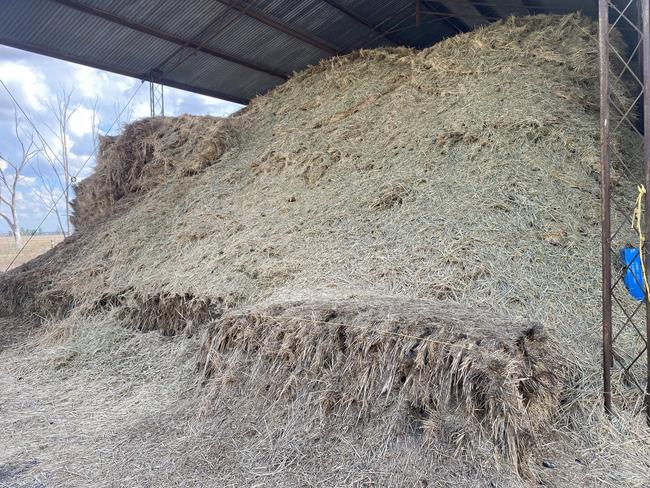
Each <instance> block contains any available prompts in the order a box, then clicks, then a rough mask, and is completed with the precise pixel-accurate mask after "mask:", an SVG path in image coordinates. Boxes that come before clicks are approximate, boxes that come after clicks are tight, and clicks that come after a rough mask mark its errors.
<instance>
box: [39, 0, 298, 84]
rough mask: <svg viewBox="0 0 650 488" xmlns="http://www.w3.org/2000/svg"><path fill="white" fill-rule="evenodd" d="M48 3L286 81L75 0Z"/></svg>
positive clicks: (271, 71) (268, 71)
mask: <svg viewBox="0 0 650 488" xmlns="http://www.w3.org/2000/svg"><path fill="white" fill-rule="evenodd" d="M50 2H54V3H58V4H59V5H63V6H65V7H68V8H71V9H74V10H77V11H79V12H83V13H85V14H88V15H92V16H94V17H99V18H102V19H104V20H107V21H109V22H112V23H114V24H118V25H121V26H122V27H127V28H129V29H132V30H135V31H137V32H141V33H143V34H148V35H150V36H152V37H157V38H158V39H163V40H165V41H167V42H170V43H172V44H176V45H179V46H183V47H187V48H189V49H195V50H197V51H200V52H202V53H205V54H209V55H210V56H214V57H216V58H220V59H223V60H225V61H229V62H231V63H235V64H238V65H240V66H244V67H246V68H249V69H252V70H255V71H259V72H262V73H266V74H267V75H271V76H274V77H276V78H281V79H283V80H286V79H288V76H287V75H286V74H284V73H281V72H279V71H277V70H275V69H273V68H271V67H268V66H262V65H260V64H257V63H252V62H250V61H246V60H245V59H242V58H240V57H238V56H234V55H232V54H228V53H226V52H223V51H221V50H219V49H214V48H211V47H206V46H202V45H200V44H197V43H195V42H192V41H188V40H186V39H181V38H179V37H176V36H174V35H172V34H169V33H167V32H162V31H159V30H157V29H153V28H151V27H147V26H145V25H142V24H138V23H137V22H133V21H132V20H129V19H126V18H124V17H120V16H118V15H115V14H112V13H110V12H106V11H105V10H100V9H98V8H95V7H91V6H89V5H85V4H83V3H80V2H78V1H76V0H50Z"/></svg>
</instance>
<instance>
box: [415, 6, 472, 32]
mask: <svg viewBox="0 0 650 488" xmlns="http://www.w3.org/2000/svg"><path fill="white" fill-rule="evenodd" d="M421 4H422V6H423V7H424V8H425V9H426V10H428V11H429V12H433V13H437V14H449V16H450V17H449V18H444V22H445V23H446V24H447V25H449V26H450V27H451V28H452V29H454V30H455V31H456V32H458V33H463V32H468V31H470V30H471V28H470V27H469V26H468V25H467V24H466V23H465V22H463V20H461V19H460V18H459V17H458V16H457V15H456V14H455V13H454V12H452V11H451V10H449V9H448V8H447V6H446V5H444V4H442V3H439V2H431V1H423V2H421Z"/></svg>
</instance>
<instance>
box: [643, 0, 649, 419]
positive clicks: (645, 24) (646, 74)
mask: <svg viewBox="0 0 650 488" xmlns="http://www.w3.org/2000/svg"><path fill="white" fill-rule="evenodd" d="M649 3H650V2H648V0H644V1H642V2H641V19H642V29H641V30H642V32H643V50H642V53H643V167H644V170H645V187H646V189H650V42H648V40H649V39H650V5H649ZM649 209H650V195H648V193H647V192H646V196H645V246H644V258H645V262H646V265H647V263H650V244H648V243H649V242H650V222H649V221H648V211H649ZM648 278H650V276H648V272H647V269H646V276H644V279H645V282H646V283H648V282H649V281H648ZM648 300H650V297H646V307H645V312H646V322H645V325H646V341H650V304H649V303H648ZM646 360H647V372H646V388H645V398H644V400H645V407H646V415H647V417H648V421H649V422H650V347H648V346H647V345H646Z"/></svg>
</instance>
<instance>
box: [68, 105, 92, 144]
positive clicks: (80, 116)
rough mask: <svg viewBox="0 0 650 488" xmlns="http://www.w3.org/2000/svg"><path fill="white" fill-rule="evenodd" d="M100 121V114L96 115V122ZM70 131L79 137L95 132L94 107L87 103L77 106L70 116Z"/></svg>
mask: <svg viewBox="0 0 650 488" xmlns="http://www.w3.org/2000/svg"><path fill="white" fill-rule="evenodd" d="M98 123H99V114H97V115H96V120H95V124H98ZM70 131H71V132H72V134H74V135H75V136H77V137H83V136H85V135H87V134H92V132H93V109H92V108H88V107H86V106H85V105H81V106H79V107H77V109H76V110H75V111H74V113H73V114H72V116H71V117H70Z"/></svg>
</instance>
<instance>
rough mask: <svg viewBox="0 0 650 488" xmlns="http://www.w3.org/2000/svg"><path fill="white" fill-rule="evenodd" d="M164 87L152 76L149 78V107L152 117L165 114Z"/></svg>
mask: <svg viewBox="0 0 650 488" xmlns="http://www.w3.org/2000/svg"><path fill="white" fill-rule="evenodd" d="M164 89H165V88H164V85H163V84H162V83H158V82H157V81H156V79H155V78H154V77H153V76H151V78H149V108H150V110H151V116H152V117H159V116H161V117H162V116H164V115H165V92H164Z"/></svg>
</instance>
